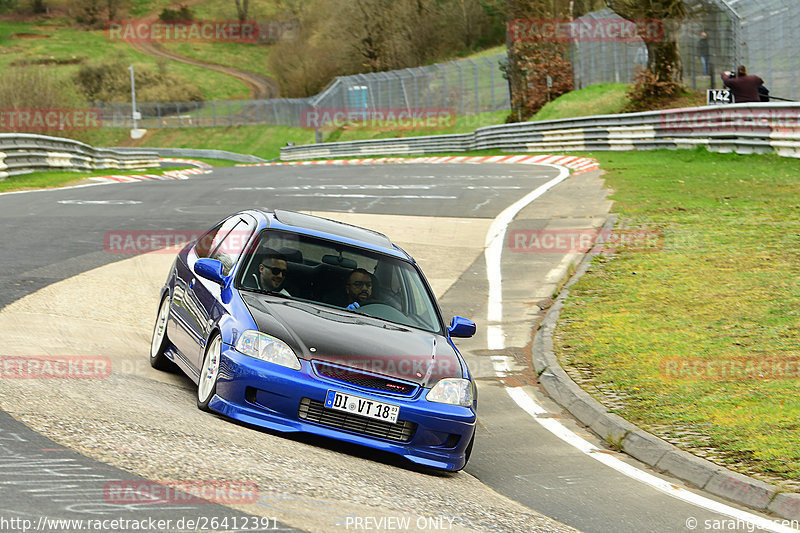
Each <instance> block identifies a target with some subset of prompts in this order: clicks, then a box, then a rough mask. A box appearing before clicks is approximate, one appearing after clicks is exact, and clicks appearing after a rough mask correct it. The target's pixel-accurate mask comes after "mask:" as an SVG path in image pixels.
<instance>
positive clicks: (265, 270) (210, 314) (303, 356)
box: [150, 210, 477, 471]
mask: <svg viewBox="0 0 800 533" xmlns="http://www.w3.org/2000/svg"><path fill="white" fill-rule="evenodd" d="M474 333H475V324H474V323H473V322H472V321H470V320H467V319H465V318H461V317H454V318H453V319H452V321H451V322H450V324H449V326H445V324H444V322H443V321H442V316H441V311H440V310H439V306H438V304H437V303H436V299H435V297H434V295H433V292H432V291H431V289H430V286H429V285H428V283H427V281H426V280H425V277H424V276H423V274H422V272H421V271H420V269H419V267H418V266H417V264H416V263H415V262H414V260H413V259H412V258H411V257H409V255H408V254H406V253H405V252H404V251H403V250H401V249H400V248H399V247H398V246H396V245H394V244H393V243H392V242H391V241H390V240H389V239H388V238H387V237H386V236H385V235H383V234H381V233H378V232H375V231H371V230H368V229H364V228H360V227H356V226H352V225H348V224H343V223H340V222H336V221H333V220H328V219H325V218H319V217H315V216H311V215H306V214H301V213H296V212H291V211H280V210H275V211H274V212H266V211H258V210H251V211H243V212H240V213H237V214H235V215H232V216H230V217H228V218H226V219H224V220H222V221H221V222H220V223H218V224H217V225H216V226H214V227H213V228H212V229H211V230H209V231H208V232H207V233H206V234H205V235H203V236H202V237H200V238H199V239H197V241H195V242H192V243H190V244H188V245H187V246H186V247H184V248H183V249H182V250H181V251H180V252H179V253H178V256H177V258H176V259H175V263H174V264H173V266H172V268H171V270H170V273H169V276H168V277H167V281H166V283H165V285H164V287H163V289H162V294H161V302H160V305H159V308H158V314H157V317H156V323H155V327H154V331H153V339H152V344H151V350H150V363H151V365H152V366H153V367H154V368H158V369H162V370H167V369H170V367H174V366H175V365H177V366H178V367H179V368H180V370H182V371H183V372H184V373H185V374H186V375H188V376H189V377H190V378H191V379H192V380H194V381H195V382H196V383H197V405H198V407H199V408H200V409H203V410H208V411H215V412H217V413H220V414H222V415H225V416H227V417H230V418H233V419H236V420H239V421H242V422H245V423H248V424H253V425H256V426H260V427H264V428H268V429H270V430H274V431H279V432H305V433H310V434H314V435H320V436H324V437H329V438H333V439H337V440H339V441H344V442H348V443H354V444H359V445H362V446H367V447H370V448H374V449H377V450H383V451H386V452H390V453H394V454H398V455H400V456H402V457H405V458H406V459H408V460H410V461H412V462H414V463H416V464H419V465H422V466H425V467H430V468H434V469H441V470H450V471H455V470H460V469H462V468H463V467H464V465H466V463H467V461H468V460H469V456H470V453H471V451H472V446H473V442H474V440H475V421H476V407H477V394H476V387H475V384H474V382H473V380H472V378H471V376H470V372H469V370H468V369H467V365H466V363H465V361H464V359H463V357H462V356H461V354H460V353H459V351H458V350H457V349H456V347H455V345H454V344H453V341H452V339H453V338H454V337H470V336H472V335H473V334H474Z"/></svg>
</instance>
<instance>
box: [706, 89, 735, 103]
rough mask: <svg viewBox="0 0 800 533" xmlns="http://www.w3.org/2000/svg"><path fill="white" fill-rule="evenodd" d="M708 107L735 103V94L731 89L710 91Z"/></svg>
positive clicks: (707, 95)
mask: <svg viewBox="0 0 800 533" xmlns="http://www.w3.org/2000/svg"><path fill="white" fill-rule="evenodd" d="M706 98H707V102H708V105H723V104H732V103H734V98H733V93H732V92H731V90H730V89H709V90H708V91H707V92H706Z"/></svg>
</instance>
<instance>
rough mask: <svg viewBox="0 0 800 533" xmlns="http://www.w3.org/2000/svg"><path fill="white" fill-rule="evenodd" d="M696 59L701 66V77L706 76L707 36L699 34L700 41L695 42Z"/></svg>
mask: <svg viewBox="0 0 800 533" xmlns="http://www.w3.org/2000/svg"><path fill="white" fill-rule="evenodd" d="M697 57H699V58H700V64H701V65H703V76H708V34H707V33H706V32H700V39H699V40H698V41H697Z"/></svg>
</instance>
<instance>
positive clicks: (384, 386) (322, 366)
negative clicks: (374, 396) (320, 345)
mask: <svg viewBox="0 0 800 533" xmlns="http://www.w3.org/2000/svg"><path fill="white" fill-rule="evenodd" d="M314 369H315V370H316V371H317V374H319V375H320V376H325V377H328V378H331V379H336V380H339V381H344V382H346V383H350V384H352V385H355V386H357V387H362V388H365V389H371V390H377V391H382V392H391V393H394V394H402V395H411V394H412V393H413V392H415V391H416V390H417V385H415V384H413V383H407V382H405V381H399V380H396V379H392V378H387V377H385V376H380V375H376V374H370V373H368V372H364V371H361V370H357V369H354V368H349V367H345V366H338V365H332V364H330V363H322V362H320V361H315V362H314Z"/></svg>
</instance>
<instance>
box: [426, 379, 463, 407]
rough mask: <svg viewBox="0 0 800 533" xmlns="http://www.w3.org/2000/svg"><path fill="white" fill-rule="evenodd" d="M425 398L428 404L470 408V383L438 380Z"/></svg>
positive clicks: (459, 380)
mask: <svg viewBox="0 0 800 533" xmlns="http://www.w3.org/2000/svg"><path fill="white" fill-rule="evenodd" d="M425 398H426V399H427V400H428V401H429V402H437V403H449V404H451V405H463V406H464V407H470V406H471V405H472V401H473V395H472V382H471V381H470V380H468V379H463V378H445V379H440V380H439V382H438V383H436V385H434V386H433V388H432V389H431V390H430V391H428V394H427V395H426V396H425Z"/></svg>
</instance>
